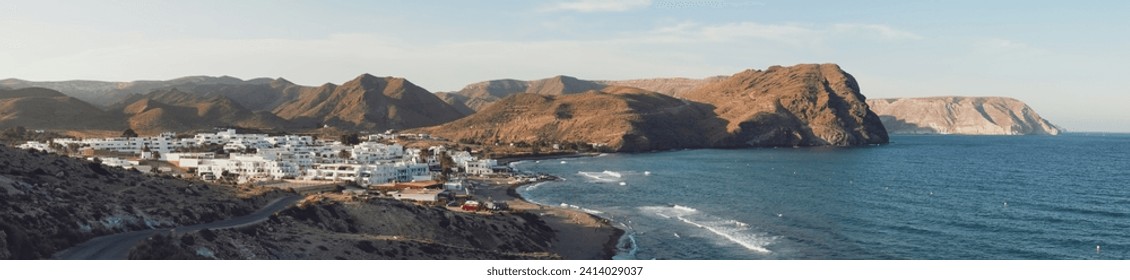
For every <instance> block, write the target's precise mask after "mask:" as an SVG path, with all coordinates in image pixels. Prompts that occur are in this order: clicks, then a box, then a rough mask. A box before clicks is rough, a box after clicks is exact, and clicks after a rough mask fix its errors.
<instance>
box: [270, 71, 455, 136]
mask: <svg viewBox="0 0 1130 280" xmlns="http://www.w3.org/2000/svg"><path fill="white" fill-rule="evenodd" d="M273 112H274V113H275V114H276V115H278V116H279V117H282V118H284V119H287V120H290V121H293V122H295V123H298V124H301V125H303V126H304V127H316V126H321V125H330V126H334V127H341V128H348V129H367V130H385V129H405V128H414V127H423V126H432V125H437V124H442V123H446V122H450V121H452V120H456V119H459V118H461V117H463V116H464V115H463V114H461V113H459V111H458V110H456V109H455V108H454V107H452V106H451V105H448V104H447V103H445V102H443V100H440V99H439V98H438V97H436V96H435V95H434V94H432V93H431V92H428V91H427V90H425V89H423V88H420V87H418V86H416V85H414V84H412V83H411V82H409V81H407V80H405V79H403V78H393V77H385V78H378V77H374V76H372V75H369V74H364V75H361V76H359V77H357V78H356V79H353V80H352V81H349V82H346V83H345V84H342V85H341V86H333V85H332V84H327V85H323V86H322V87H319V88H316V89H308V90H303V91H301V92H300V93H299V94H298V96H297V99H295V100H291V101H288V102H286V103H283V104H282V105H280V106H279V107H278V108H276V109H275V110H274V111H273Z"/></svg>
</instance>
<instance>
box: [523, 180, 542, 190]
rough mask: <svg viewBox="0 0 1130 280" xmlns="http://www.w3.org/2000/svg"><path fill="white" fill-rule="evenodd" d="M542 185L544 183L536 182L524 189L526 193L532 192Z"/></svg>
mask: <svg viewBox="0 0 1130 280" xmlns="http://www.w3.org/2000/svg"><path fill="white" fill-rule="evenodd" d="M543 184H545V182H538V183H536V184H533V185H530V186H528V187H526V191H533V190H535V189H537V188H538V187H541V185H543Z"/></svg>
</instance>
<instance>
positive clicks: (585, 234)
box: [471, 178, 624, 260]
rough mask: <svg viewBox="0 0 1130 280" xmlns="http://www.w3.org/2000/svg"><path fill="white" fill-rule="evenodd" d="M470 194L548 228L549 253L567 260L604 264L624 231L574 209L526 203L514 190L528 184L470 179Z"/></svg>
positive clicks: (614, 251) (501, 180) (614, 253)
mask: <svg viewBox="0 0 1130 280" xmlns="http://www.w3.org/2000/svg"><path fill="white" fill-rule="evenodd" d="M471 181H472V182H474V183H475V187H473V189H472V192H473V193H474V194H475V195H476V196H478V197H479V198H480V199H486V200H494V201H504V202H507V203H508V204H509V205H510V208H511V209H514V210H521V211H526V212H530V213H534V214H537V215H538V216H539V217H541V218H542V220H544V221H545V222H546V224H547V225H548V226H549V227H550V228H552V229H553V230H554V231H555V233H556V236H555V242H554V243H553V244H552V245H551V246H550V247H551V248H550V250H551V251H552V252H554V253H557V254H559V255H561V257H562V258H564V259H569V260H594V259H595V260H607V259H611V258H612V257H613V256H615V255H616V244H617V242H618V241H619V240H620V236H622V235H623V234H624V231H623V230H621V229H619V228H616V227H614V226H612V225H610V224H609V223H608V221H607V220H604V219H602V218H600V217H598V216H595V215H591V214H589V213H585V212H582V211H580V210H576V209H568V208H561V207H553V206H543V205H539V204H534V203H531V202H529V201H526V200H525V199H524V198H522V197H521V195H519V194H518V192H517V188H519V187H521V186H523V185H526V184H528V183H529V182H518V181H512V180H510V179H508V178H500V179H494V178H492V179H484V178H480V179H472V180H471Z"/></svg>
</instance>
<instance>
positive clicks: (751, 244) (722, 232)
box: [678, 217, 773, 254]
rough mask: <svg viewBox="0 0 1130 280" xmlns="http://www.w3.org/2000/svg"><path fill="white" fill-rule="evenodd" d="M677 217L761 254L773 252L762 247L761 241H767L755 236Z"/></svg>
mask: <svg viewBox="0 0 1130 280" xmlns="http://www.w3.org/2000/svg"><path fill="white" fill-rule="evenodd" d="M678 219H679V220H680V221H683V222H684V223H687V224H690V225H693V226H696V227H699V228H701V229H705V230H707V231H710V232H712V233H714V234H716V235H718V236H721V237H722V238H725V239H726V240H730V241H731V242H734V243H737V244H738V245H741V246H742V247H745V248H746V249H750V250H751V251H754V252H758V253H763V254H768V253H772V252H773V251H769V249H766V248H765V247H763V246H764V245H765V244H763V243H767V242H765V241H763V240H757V238H751V237H749V236H740V235H739V234H738V233H737V232H735V231H734V230H732V229H727V228H723V227H714V226H711V225H707V224H706V223H700V222H696V221H692V220H690V219H687V218H684V217H678Z"/></svg>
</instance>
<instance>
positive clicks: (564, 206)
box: [561, 203, 604, 215]
mask: <svg viewBox="0 0 1130 280" xmlns="http://www.w3.org/2000/svg"><path fill="white" fill-rule="evenodd" d="M561 208H569V209H576V210H581V212H585V213H589V214H593V215H597V214H604V212H601V211H597V210H593V209H588V208H584V207H581V206H577V205H572V204H568V203H561Z"/></svg>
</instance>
